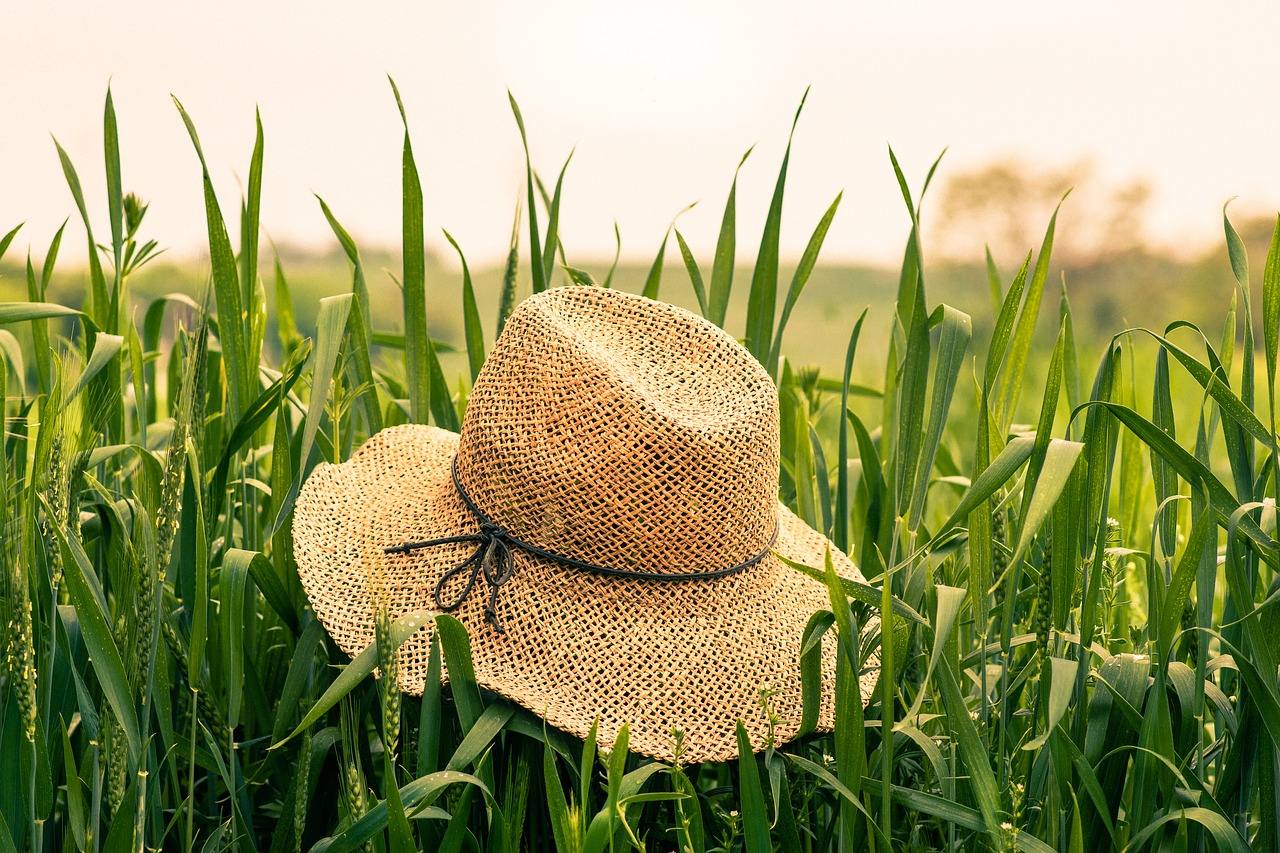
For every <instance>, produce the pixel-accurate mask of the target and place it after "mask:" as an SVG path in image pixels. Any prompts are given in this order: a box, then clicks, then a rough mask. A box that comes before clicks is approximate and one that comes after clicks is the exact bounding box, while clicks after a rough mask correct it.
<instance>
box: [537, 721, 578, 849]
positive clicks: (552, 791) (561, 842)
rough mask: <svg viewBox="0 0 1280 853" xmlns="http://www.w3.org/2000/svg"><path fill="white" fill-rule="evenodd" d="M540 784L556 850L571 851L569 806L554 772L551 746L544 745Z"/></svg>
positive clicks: (553, 752)
mask: <svg viewBox="0 0 1280 853" xmlns="http://www.w3.org/2000/svg"><path fill="white" fill-rule="evenodd" d="M542 784H543V789H544V791H545V792H546V797H547V811H548V812H549V817H550V818H551V832H552V835H553V837H554V838H555V841H556V850H559V851H562V853H565V851H569V850H571V849H572V848H571V847H570V844H569V839H570V838H571V837H573V836H574V826H573V821H572V818H570V816H569V804H568V803H567V802H566V801H565V797H564V787H563V786H562V785H561V784H560V774H559V773H557V772H556V753H555V750H554V749H552V748H551V744H546V745H545V746H544V747H543V750H542Z"/></svg>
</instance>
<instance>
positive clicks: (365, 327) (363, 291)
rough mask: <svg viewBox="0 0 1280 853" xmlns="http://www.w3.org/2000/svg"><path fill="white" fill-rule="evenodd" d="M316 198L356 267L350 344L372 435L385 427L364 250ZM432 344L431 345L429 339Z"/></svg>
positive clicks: (321, 201)
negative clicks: (375, 373) (373, 350)
mask: <svg viewBox="0 0 1280 853" xmlns="http://www.w3.org/2000/svg"><path fill="white" fill-rule="evenodd" d="M316 201H318V202H320V210H321V211H322V212H323V213H324V218H325V219H326V220H328V222H329V227H330V228H332V229H333V234H334V236H335V237H337V238H338V243H339V244H340V245H341V246H342V250H343V251H344V252H346V255H347V260H349V261H350V262H351V266H352V295H353V296H354V304H353V305H352V306H351V309H350V318H349V324H350V325H349V327H348V328H349V330H350V333H351V337H350V345H349V346H350V352H351V355H352V356H353V357H354V364H355V370H354V372H355V378H356V381H357V382H358V383H359V388H360V389H362V390H360V400H361V402H362V403H363V408H364V415H365V421H366V423H367V425H368V428H369V434H370V435H372V434H374V433H376V432H377V431H378V430H380V429H382V410H381V408H380V407H379V405H378V386H377V383H376V382H375V381H374V378H373V364H372V361H371V359H370V354H369V348H370V346H371V345H372V343H373V338H372V336H371V335H370V327H369V323H370V321H371V319H372V317H373V313H372V311H371V309H370V308H369V287H368V285H367V284H366V283H365V278H364V264H363V263H361V261H360V251H359V249H357V248H356V242H355V240H352V239H351V235H350V234H348V233H347V230H346V229H345V228H343V227H342V225H341V224H340V223H339V222H338V220H337V218H336V217H335V216H334V215H333V211H331V210H330V209H329V205H327V204H325V201H324V199H322V198H320V197H319V196H316ZM428 344H430V340H429V339H428ZM428 361H430V353H428Z"/></svg>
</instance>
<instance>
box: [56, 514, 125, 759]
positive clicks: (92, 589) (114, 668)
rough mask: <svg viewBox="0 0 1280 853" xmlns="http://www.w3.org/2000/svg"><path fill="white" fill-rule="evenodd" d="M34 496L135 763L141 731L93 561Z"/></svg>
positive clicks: (100, 679) (94, 663)
mask: <svg viewBox="0 0 1280 853" xmlns="http://www.w3.org/2000/svg"><path fill="white" fill-rule="evenodd" d="M38 498H39V500H40V504H41V506H43V507H44V511H45V514H46V516H47V517H48V518H49V519H51V520H52V521H51V523H50V525H49V526H50V528H51V529H52V530H53V533H54V535H55V536H56V537H57V540H58V547H59V548H60V549H61V551H62V562H63V566H64V567H65V569H66V570H65V573H64V576H65V578H66V582H67V591H68V592H69V593H70V595H71V602H72V604H74V605H75V609H76V615H77V616H78V617H79V622H80V636H81V637H82V638H83V639H84V643H85V646H86V647H87V648H88V650H89V662H90V664H91V665H92V666H93V670H94V672H95V673H96V674H97V676H98V683H99V684H101V685H102V692H103V693H105V694H106V696H107V699H108V701H109V702H110V703H111V707H112V709H113V710H114V711H115V715H116V719H117V720H118V721H119V723H120V726H121V728H122V729H123V730H124V735H125V740H126V741H127V742H128V747H129V764H130V765H133V766H137V764H138V760H139V758H140V757H141V755H142V734H141V730H140V728H139V726H138V714H137V710H136V709H135V707H134V703H133V696H132V691H131V690H130V689H129V680H128V677H127V676H126V675H125V669H124V659H123V658H122V657H121V656H120V648H119V647H118V646H117V645H116V641H115V637H114V632H113V631H112V628H111V625H110V624H109V622H108V619H109V614H110V612H111V610H110V608H109V607H108V606H107V598H106V594H105V593H104V592H103V590H102V587H101V585H100V583H99V582H98V578H97V575H96V574H94V571H93V561H91V560H90V559H89V555H88V554H87V553H85V550H84V546H83V545H81V543H80V540H79V539H78V538H76V537H74V536H68V535H67V531H66V530H65V529H64V527H63V525H62V523H61V521H60V520H59V515H58V513H56V512H55V511H54V510H53V508H52V507H50V506H49V502H48V500H47V498H46V497H45V496H44V495H38Z"/></svg>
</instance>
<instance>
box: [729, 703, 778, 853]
mask: <svg viewBox="0 0 1280 853" xmlns="http://www.w3.org/2000/svg"><path fill="white" fill-rule="evenodd" d="M737 734H738V784H739V785H740V786H741V793H740V794H739V796H740V802H741V805H742V835H743V845H744V846H743V849H744V850H745V851H746V853H772V851H773V845H771V844H770V843H769V815H768V814H767V813H766V812H765V806H764V791H763V790H762V789H761V787H760V771H759V770H758V769H757V768H756V756H755V753H754V752H752V750H751V739H750V738H749V737H748V736H747V729H746V727H745V726H743V725H742V720H738V723H737Z"/></svg>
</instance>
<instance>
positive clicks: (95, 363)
mask: <svg viewBox="0 0 1280 853" xmlns="http://www.w3.org/2000/svg"><path fill="white" fill-rule="evenodd" d="M123 348H124V338H122V337H121V336H120V335H108V334H107V333H105V332H99V333H98V334H97V335H95V336H94V339H93V352H91V353H90V354H89V363H88V364H86V365H85V368H84V371H83V372H82V373H81V374H80V376H79V378H78V379H76V384H75V385H73V386H71V390H70V391H68V392H67V396H66V398H65V400H64V402H63V406H64V407H65V406H67V405H70V403H71V401H72V400H74V399H75V398H76V397H77V396H79V394H80V392H81V391H83V390H84V389H85V388H86V387H87V386H88V385H89V383H90V382H91V381H92V380H93V378H94V377H95V376H97V375H98V374H99V373H101V372H102V371H103V369H105V368H106V366H107V365H108V364H110V363H111V360H112V359H113V358H115V357H116V356H117V355H119V354H120V350H122V349H123Z"/></svg>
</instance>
